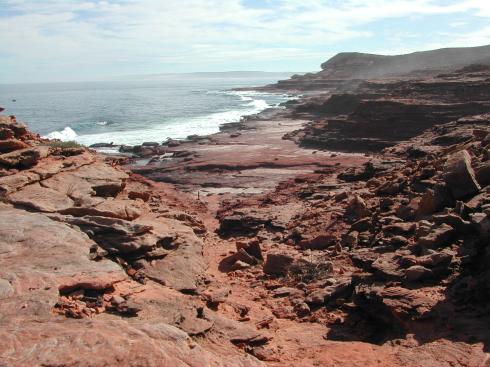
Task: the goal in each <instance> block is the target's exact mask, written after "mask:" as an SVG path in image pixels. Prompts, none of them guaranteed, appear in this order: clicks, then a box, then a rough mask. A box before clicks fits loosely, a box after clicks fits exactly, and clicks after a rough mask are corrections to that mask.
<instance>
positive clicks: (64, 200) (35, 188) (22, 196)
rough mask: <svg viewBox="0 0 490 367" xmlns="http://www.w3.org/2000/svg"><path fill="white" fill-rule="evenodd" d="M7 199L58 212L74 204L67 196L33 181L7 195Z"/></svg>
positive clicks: (38, 208)
mask: <svg viewBox="0 0 490 367" xmlns="http://www.w3.org/2000/svg"><path fill="white" fill-rule="evenodd" d="M8 200H9V201H10V202H12V203H14V204H17V205H23V206H27V207H29V208H33V209H36V210H39V211H42V212H58V211H62V210H66V209H68V208H71V207H73V206H74V204H75V203H74V202H73V200H72V199H70V198H69V197H68V196H66V195H64V194H61V193H59V192H58V191H55V190H53V189H50V188H45V187H42V186H41V185H39V184H38V183H34V184H32V185H28V186H26V187H24V188H23V189H22V190H19V191H17V192H15V193H13V194H10V195H9V196H8Z"/></svg>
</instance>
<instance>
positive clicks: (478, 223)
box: [471, 213, 490, 241]
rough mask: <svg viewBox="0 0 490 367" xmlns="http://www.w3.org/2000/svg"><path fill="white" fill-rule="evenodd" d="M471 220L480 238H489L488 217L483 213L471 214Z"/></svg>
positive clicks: (489, 223)
mask: <svg viewBox="0 0 490 367" xmlns="http://www.w3.org/2000/svg"><path fill="white" fill-rule="evenodd" d="M471 222H472V223H473V224H474V225H475V227H476V229H477V231H478V234H479V235H480V238H481V239H482V240H484V241H486V240H488V239H490V218H489V217H488V215H487V214H485V213H475V214H472V215H471Z"/></svg>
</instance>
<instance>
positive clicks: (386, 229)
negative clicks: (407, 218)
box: [383, 222, 415, 236]
mask: <svg viewBox="0 0 490 367" xmlns="http://www.w3.org/2000/svg"><path fill="white" fill-rule="evenodd" d="M414 231H415V223H413V222H399V223H394V224H389V225H387V226H383V233H385V235H388V236H389V235H411V234H413V232H414Z"/></svg>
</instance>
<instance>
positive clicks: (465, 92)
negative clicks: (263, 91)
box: [288, 66, 490, 154]
mask: <svg viewBox="0 0 490 367" xmlns="http://www.w3.org/2000/svg"><path fill="white" fill-rule="evenodd" d="M489 76H490V67H488V66H482V67H481V68H479V69H478V71H472V70H471V71H470V69H461V70H458V71H455V72H452V73H446V74H439V75H436V76H433V77H430V78H425V79H415V80H414V79H408V80H398V81H387V80H377V81H368V82H363V83H362V84H360V85H359V86H358V87H357V88H356V89H353V90H351V92H350V94H348V95H345V96H344V95H336V94H333V95H329V94H327V95H325V96H322V97H313V98H311V99H310V100H309V99H306V100H305V101H304V102H300V103H298V104H297V105H295V107H294V108H295V111H296V114H301V115H302V116H304V115H305V114H306V115H309V116H310V117H311V118H312V119H313V120H314V121H313V122H311V123H310V124H309V125H308V126H307V127H306V128H305V129H303V130H299V131H297V132H296V133H295V134H290V135H289V136H288V137H289V138H292V139H293V140H295V141H297V142H299V143H300V144H302V145H304V146H306V147H312V148H321V149H329V150H337V151H359V152H364V151H381V150H382V149H384V148H387V147H390V146H393V145H395V144H397V143H398V142H400V141H403V140H407V139H410V138H412V137H414V136H417V135H418V134H421V133H422V132H423V131H424V130H425V129H427V128H429V127H431V126H434V125H437V124H442V123H448V122H451V121H454V120H457V119H459V118H464V117H465V116H469V115H480V114H488V113H490V95H489V93H488V90H489V88H488V86H489V84H488V83H489V81H488V80H489ZM347 96H349V97H348V101H349V102H348V103H347V102H346V99H347ZM340 97H342V98H340ZM468 138H469V137H468V135H467V134H463V135H456V134H454V133H452V132H450V131H447V132H446V133H445V134H439V136H437V137H436V138H434V141H433V145H436V146H445V145H451V144H455V143H458V142H463V141H465V140H468ZM412 154H426V153H424V152H420V153H416V152H415V151H413V152H412Z"/></svg>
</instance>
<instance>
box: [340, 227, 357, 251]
mask: <svg viewBox="0 0 490 367" xmlns="http://www.w3.org/2000/svg"><path fill="white" fill-rule="evenodd" d="M358 242H359V232H357V231H352V232H349V233H347V234H345V235H344V236H342V244H343V245H345V246H347V247H350V248H354V247H356V246H357V243H358Z"/></svg>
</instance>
